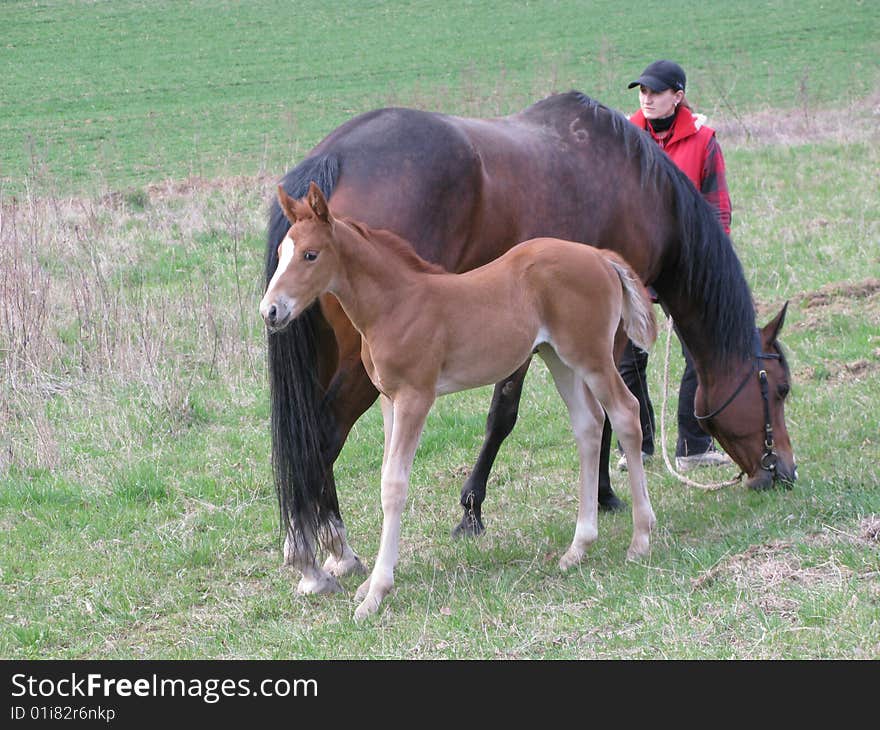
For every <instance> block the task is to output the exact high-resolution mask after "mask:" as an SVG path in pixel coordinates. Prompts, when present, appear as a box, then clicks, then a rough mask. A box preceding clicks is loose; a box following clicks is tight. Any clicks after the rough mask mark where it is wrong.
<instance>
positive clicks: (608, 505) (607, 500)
mask: <svg viewBox="0 0 880 730" xmlns="http://www.w3.org/2000/svg"><path fill="white" fill-rule="evenodd" d="M599 509H600V510H601V511H602V512H620V511H621V510H624V509H626V502H624V501H623V500H622V499H621V498H620V497H618V496H617V495H616V494H609V495H605V496H603V495H601V494H600V495H599Z"/></svg>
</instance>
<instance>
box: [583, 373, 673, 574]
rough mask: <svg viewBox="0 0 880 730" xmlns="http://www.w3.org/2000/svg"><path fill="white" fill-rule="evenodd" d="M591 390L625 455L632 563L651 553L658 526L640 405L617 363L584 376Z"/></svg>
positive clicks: (629, 551)
mask: <svg viewBox="0 0 880 730" xmlns="http://www.w3.org/2000/svg"><path fill="white" fill-rule="evenodd" d="M582 377H583V378H584V380H585V381H586V383H587V385H588V386H589V388H590V390H591V391H592V392H593V394H594V395H595V396H596V398H598V399H599V402H600V403H601V404H602V407H603V408H604V409H605V412H606V413H607V414H608V418H609V420H610V421H611V427H612V428H613V429H614V430H615V431H616V432H617V435H618V438H619V439H620V445H621V446H622V447H623V453H624V454H626V467H627V474H628V476H629V487H630V492H631V494H632V501H633V505H632V510H633V537H632V541H631V542H630V546H629V550H628V551H627V557H628V558H629V559H631V560H633V559H636V558H639V557H642V556H644V555H647V554H648V552H649V551H650V544H651V543H650V539H651V530H652V529H653V527H654V524H655V523H656V521H657V520H656V518H655V517H654V511H653V509H652V508H651V500H650V499H649V498H648V489H647V479H646V477H645V468H644V465H643V464H642V427H641V423H640V420H639V402H638V400H637V399H636V397H635V396H634V395H633V394H632V393H630V391H629V388H627V387H626V383H624V382H623V378H621V377H620V374H619V373H618V372H617V369H616V368H615V367H614V366H613V364H611V363H609V364H608V366H607V367H604V368H601V369H596V368H594V369H592V370H591V371H590V372H584V373H582Z"/></svg>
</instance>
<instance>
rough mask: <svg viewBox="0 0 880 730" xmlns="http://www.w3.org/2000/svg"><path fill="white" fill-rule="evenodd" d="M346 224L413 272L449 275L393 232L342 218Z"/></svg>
mask: <svg viewBox="0 0 880 730" xmlns="http://www.w3.org/2000/svg"><path fill="white" fill-rule="evenodd" d="M341 220H342V221H343V222H344V223H346V224H347V225H349V226H350V227H351V228H353V229H354V230H355V231H357V232H358V233H359V234H360V235H361V236H362V237H363V238H364V239H365V240H366V241H368V242H369V243H370V244H371V245H373V246H375V247H376V248H378V249H380V250H381V251H383V252H385V251H388V250H390V251H391V253H392V255H394V256H396V257H397V258H398V259H400V260H401V261H403V263H404V264H406V266H407V267H408V268H409V269H411V270H412V271H419V272H422V273H424V274H446V273H449V272H447V271H446V269H444V268H443V267H442V266H440V265H439V264H434V263H431V262H430V261H426V260H425V259H423V258H422V257H421V256H419V255H418V254H417V253H416V250H415V249H414V248H413V247H412V244H411V243H410V242H409V241H407V240H406V239H405V238H401V237H400V236H398V235H397V234H396V233H394V232H393V231H389V230H387V229H385V228H378V229H373V228H370V227H369V226H368V225H367V224H366V223H362V222H360V221H356V220H353V219H351V218H342V219H341Z"/></svg>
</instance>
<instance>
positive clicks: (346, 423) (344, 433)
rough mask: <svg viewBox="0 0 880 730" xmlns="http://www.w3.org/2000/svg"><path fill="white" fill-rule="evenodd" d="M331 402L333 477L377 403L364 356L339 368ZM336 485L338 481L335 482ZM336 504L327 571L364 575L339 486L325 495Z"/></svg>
mask: <svg viewBox="0 0 880 730" xmlns="http://www.w3.org/2000/svg"><path fill="white" fill-rule="evenodd" d="M328 392H329V405H330V408H331V410H332V412H333V414H334V416H335V419H334V420H335V426H336V428H335V430H336V433H335V438H334V444H333V447H332V448H331V449H330V450H328V451H327V452H326V454H325V456H326V458H327V463H328V475H329V476H328V479H329V480H332V479H333V474H332V471H330V469H332V466H331V465H332V464H333V462H335V461H336V458H337V457H338V456H339V453H340V451H342V446H343V445H344V444H345V440H346V438H347V437H348V434H349V432H350V431H351V428H352V426H353V425H354V424H355V422H356V421H357V419H358V418H360V417H361V416H362V415H363V414H364V412H366V410H367V409H368V408H369V407H370V406H371V405H372V404H373V403H374V402H375V400H376V389H375V388H374V387H373V384H372V383H371V382H370V379H369V378H368V377H367V373H366V371H365V370H364V366H363V364H362V363H361V360H360V355H359V354H358V356H357V358H356V359H354V358H346V359H343V360H341V361H340V367H339V370H337V372H336V375H334V377H333V380H332V381H331V384H330V389H329V391H328ZM334 486H335V484H334ZM325 496H326V497H327V498H328V500H332V503H330V504H328V509H329V510H331V513H330V517H329V518H328V521H327V525H328V529H326V530H323V531H322V533H321V542H322V544H323V545H324V547H325V548H326V549H327V550H328V552H329V553H330V555H329V556H328V557H327V560H326V561H325V562H324V570H326V571H328V572H329V573H332V574H333V575H336V576H340V577H341V576H343V575H349V574H358V573H360V574H363V573H366V572H367V569H366V568H365V567H364V565H363V563H362V562H361V560H360V558H358V556H357V555H356V554H355V552H354V550H352V548H351V546H350V545H349V543H348V540H347V536H346V531H345V525H344V524H343V522H342V515H341V514H340V512H339V504H338V501H337V498H336V489H335V488H334V489H332V490H328V491H327V492H326V494H325Z"/></svg>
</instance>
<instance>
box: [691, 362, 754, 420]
mask: <svg viewBox="0 0 880 730" xmlns="http://www.w3.org/2000/svg"><path fill="white" fill-rule="evenodd" d="M756 363H757V360H754V359H753V360H752V367H751V368H749V372H747V373H746V376H745V377H744V378H743V379H742V380H741V381H740V384H739V385H737V386H736V390H735V391H733V393H731V395H730V397H729V398H728V399H727V400H726V401H724V403H722V404H721V405H720V406H719V407H718V408H716V409H715V410H714V411H712V412H711V413H707V414H706V415H705V416H700V415H698V414H697V411H696V409H694V418H696V419H697V420H698V421H708V420H709V419H710V418H715V416H717V415H718V414H719V413H721V411H723V410H724V409H725V408H727V406H729V405H730V404H731V403H733V399H734V398H736V397H737V396H738V395H739V394H740V391H742V389H743V388H744V387H745V386H746V383H748V382H749V378H750V377H752V373H753V372H755V365H756Z"/></svg>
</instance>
